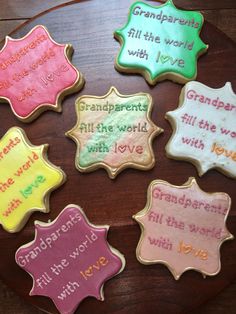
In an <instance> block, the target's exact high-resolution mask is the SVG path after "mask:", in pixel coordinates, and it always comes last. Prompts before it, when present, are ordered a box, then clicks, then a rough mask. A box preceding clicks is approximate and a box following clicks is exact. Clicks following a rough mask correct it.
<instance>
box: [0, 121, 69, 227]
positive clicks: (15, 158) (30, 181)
mask: <svg viewBox="0 0 236 314" xmlns="http://www.w3.org/2000/svg"><path fill="white" fill-rule="evenodd" d="M47 148H48V145H41V146H33V145H32V144H31V143H30V142H29V140H28V138H27V136H26V134H25V132H24V131H23V130H22V129H21V128H18V127H13V128H11V129H9V130H8V132H7V133H6V134H5V135H4V136H3V138H2V139H1V141H0V173H1V177H0V200H1V208H0V224H1V225H2V226H3V228H4V229H5V230H6V231H8V232H17V231H19V230H21V229H22V228H23V226H24V225H25V223H26V221H27V220H28V218H29V216H30V215H31V213H32V212H34V211H42V212H45V213H47V212H49V194H50V192H51V191H52V190H54V189H55V188H57V187H58V186H60V185H61V184H62V183H63V182H64V181H65V178H66V176H65V174H64V172H63V171H62V170H61V169H60V168H58V167H56V166H54V165H53V164H51V163H50V162H49V161H48V159H47V156H46V151H47Z"/></svg>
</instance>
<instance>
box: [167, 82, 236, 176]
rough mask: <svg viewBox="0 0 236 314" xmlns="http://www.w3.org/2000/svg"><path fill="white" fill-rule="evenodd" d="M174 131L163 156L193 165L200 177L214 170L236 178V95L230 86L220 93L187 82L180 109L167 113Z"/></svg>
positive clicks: (226, 85)
mask: <svg viewBox="0 0 236 314" xmlns="http://www.w3.org/2000/svg"><path fill="white" fill-rule="evenodd" d="M166 118H167V119H168V120H169V121H170V122H171V124H172V127H173V129H174V132H173V135H172V137H171V139H170V141H169V142H168V144H167V147H166V152H167V155H168V156H169V157H171V158H177V159H185V160H188V161H190V162H192V163H193V164H194V165H196V167H197V169H198V172H199V175H200V176H201V175H203V174H204V173H205V172H206V171H207V170H209V169H211V168H217V169H218V170H219V171H221V172H223V173H224V174H225V175H227V176H230V177H233V178H236V128H235V120H236V95H235V94H234V92H233V90H232V87H231V84H230V83H226V84H225V86H223V87H222V88H219V89H214V88H210V87H208V86H206V85H203V84H201V83H199V82H189V83H187V84H186V85H185V87H184V88H183V90H182V93H181V96H180V104H179V108H178V109H177V110H175V111H171V112H167V114H166Z"/></svg>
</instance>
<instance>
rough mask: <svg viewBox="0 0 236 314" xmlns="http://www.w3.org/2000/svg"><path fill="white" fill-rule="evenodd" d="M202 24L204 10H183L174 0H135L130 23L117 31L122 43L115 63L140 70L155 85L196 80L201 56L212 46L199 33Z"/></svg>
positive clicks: (120, 68)
mask: <svg viewBox="0 0 236 314" xmlns="http://www.w3.org/2000/svg"><path fill="white" fill-rule="evenodd" d="M202 25H203V16H202V15H201V14H200V13H198V12H193V11H183V10H179V9H177V8H176V7H175V6H174V4H173V2H172V1H171V0H169V1H167V2H166V3H165V4H163V5H160V6H151V5H149V4H146V3H143V2H135V3H133V4H132V6H131V7H130V11H129V16H128V22H127V23H126V25H125V26H124V27H123V28H121V29H118V30H116V31H115V33H114V36H115V38H116V39H118V40H119V42H120V43H121V49H120V52H119V54H118V56H117V58H116V62H115V67H116V69H117V70H118V71H121V72H127V73H140V74H142V75H143V76H144V77H145V79H146V80H147V81H148V83H149V84H151V85H154V84H156V82H157V81H162V80H165V79H169V80H172V81H175V82H179V83H185V82H187V81H190V80H194V79H195V78H196V76H197V58H198V56H200V55H201V54H203V53H204V52H205V51H206V50H207V48H208V46H207V45H205V44H204V43H203V42H202V40H201V39H200V37H199V33H200V30H201V28H202Z"/></svg>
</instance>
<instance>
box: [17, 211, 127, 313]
mask: <svg viewBox="0 0 236 314" xmlns="http://www.w3.org/2000/svg"><path fill="white" fill-rule="evenodd" d="M108 229H109V226H107V225H105V226H95V225H93V224H91V223H90V222H89V221H88V220H87V217H86V216H85V214H84V212H83V211H82V209H81V208H80V207H78V206H76V205H68V206H67V207H66V208H64V210H63V211H62V212H61V213H60V215H59V216H58V217H57V218H56V219H55V220H54V221H53V222H51V223H43V222H39V221H36V222H35V239H34V240H33V241H32V242H30V243H28V244H26V245H24V246H22V247H20V248H19V249H18V250H17V252H16V262H17V264H18V265H19V266H20V267H22V268H23V269H24V270H26V271H27V272H28V273H29V274H30V275H31V276H32V278H33V288H32V290H31V291H30V295H43V296H47V297H49V298H51V299H52V300H53V302H54V304H55V306H56V307H57V309H58V310H59V311H60V313H63V314H72V313H74V311H75V310H76V308H77V306H78V305H79V303H80V302H81V301H82V300H83V299H85V298H86V297H88V296H92V297H95V298H97V299H98V300H104V295H103V285H104V283H105V281H107V280H108V279H110V278H111V277H114V276H115V275H117V274H119V273H120V272H121V271H122V270H123V269H124V266H125V259H124V257H123V255H122V254H121V253H120V252H118V251H117V250H116V249H114V248H113V247H111V246H110V245H109V243H108V242H107V239H106V238H107V232H108ZM45 261H46V262H45Z"/></svg>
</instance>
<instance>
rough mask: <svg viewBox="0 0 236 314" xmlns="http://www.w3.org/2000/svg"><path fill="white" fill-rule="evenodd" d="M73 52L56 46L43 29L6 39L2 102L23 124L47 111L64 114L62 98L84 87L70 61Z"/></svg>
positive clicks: (1, 59) (0, 66) (0, 71)
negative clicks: (21, 36) (5, 103)
mask: <svg viewBox="0 0 236 314" xmlns="http://www.w3.org/2000/svg"><path fill="white" fill-rule="evenodd" d="M72 52H73V48H72V46H71V45H69V44H67V45H62V44H58V43H56V42H55V41H54V40H53V39H52V38H51V36H50V35H49V33H48V31H47V29H46V28H45V27H44V26H42V25H38V26H36V27H34V28H33V29H32V30H31V31H30V32H29V33H28V34H27V35H26V36H25V37H23V38H21V39H13V38H10V37H6V42H5V45H4V47H3V48H2V50H1V51H0V100H2V101H8V102H9V103H10V105H11V108H12V111H13V112H14V114H15V115H16V117H17V118H19V119H20V120H22V121H24V122H29V121H32V120H33V119H35V118H36V117H37V116H38V115H39V114H40V113H41V112H42V111H45V110H47V109H52V110H55V111H61V101H62V98H63V97H64V96H65V95H67V94H69V93H72V92H75V91H77V90H79V89H80V88H81V87H82V86H83V83H84V80H83V77H82V75H81V73H80V72H79V71H78V70H77V69H76V68H75V67H74V66H73V65H72V64H71V62H70V61H69V58H70V57H71V55H72Z"/></svg>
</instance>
